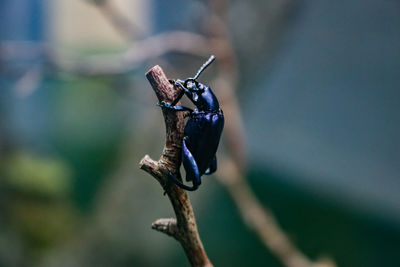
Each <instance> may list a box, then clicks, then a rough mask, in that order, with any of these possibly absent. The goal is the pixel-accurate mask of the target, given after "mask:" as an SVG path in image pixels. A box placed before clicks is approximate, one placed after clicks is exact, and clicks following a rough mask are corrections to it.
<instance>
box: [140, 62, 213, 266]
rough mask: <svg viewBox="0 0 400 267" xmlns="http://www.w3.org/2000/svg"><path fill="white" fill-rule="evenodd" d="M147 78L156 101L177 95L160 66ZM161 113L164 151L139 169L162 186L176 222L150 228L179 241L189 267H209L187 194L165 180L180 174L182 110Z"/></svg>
mask: <svg viewBox="0 0 400 267" xmlns="http://www.w3.org/2000/svg"><path fill="white" fill-rule="evenodd" d="M146 77H147V79H148V80H149V82H150V84H151V86H152V87H153V90H154V92H155V93H156V95H157V98H158V101H159V102H161V101H166V102H168V103H171V102H172V101H173V100H174V99H175V98H176V97H177V96H178V94H179V90H178V89H177V88H176V87H175V86H173V85H172V84H171V83H170V82H169V81H168V79H167V77H166V76H165V74H164V72H163V71H162V69H161V68H160V67H159V66H155V67H153V68H151V69H150V70H149V71H148V72H147V73H146ZM162 112H163V116H164V121H165V128H166V140H165V146H164V150H163V153H162V155H161V157H160V159H159V160H158V161H155V160H152V159H151V158H150V157H149V156H148V155H146V156H145V157H144V158H143V159H142V160H141V161H140V168H141V169H143V170H144V171H146V172H148V173H149V174H151V175H152V176H153V177H154V178H155V179H156V180H157V181H158V182H159V183H160V184H161V186H162V187H163V188H164V190H165V192H166V194H167V195H168V198H169V200H170V202H171V204H172V207H173V208H174V211H175V215H176V221H175V220H174V219H159V220H157V221H155V222H154V223H153V224H152V228H153V229H155V230H157V231H160V232H163V233H166V234H167V235H170V236H173V237H174V238H175V239H176V240H178V241H179V242H180V243H181V245H182V247H183V249H184V250H185V253H186V256H187V258H188V259H189V261H190V263H191V265H192V266H208V267H209V266H212V264H211V262H210V260H209V259H208V256H207V254H206V252H205V250H204V247H203V243H202V242H201V240H200V235H199V232H198V230H197V224H196V219H195V217H194V213H193V208H192V205H191V204H190V200H189V197H188V195H187V193H186V191H184V190H183V189H181V188H179V187H177V186H176V185H174V184H169V183H167V181H168V178H167V177H168V174H169V172H172V173H173V174H175V175H176V176H177V177H180V173H179V166H180V164H181V150H182V138H183V128H184V117H183V114H182V113H181V112H174V111H170V110H166V109H162Z"/></svg>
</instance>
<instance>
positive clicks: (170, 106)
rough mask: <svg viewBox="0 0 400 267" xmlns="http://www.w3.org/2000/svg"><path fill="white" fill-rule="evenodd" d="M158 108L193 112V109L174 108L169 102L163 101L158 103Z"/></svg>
mask: <svg viewBox="0 0 400 267" xmlns="http://www.w3.org/2000/svg"><path fill="white" fill-rule="evenodd" d="M157 106H159V107H162V108H167V109H171V110H175V111H189V112H193V109H191V108H188V107H185V106H173V105H171V104H169V103H167V102H164V101H162V102H161V103H157Z"/></svg>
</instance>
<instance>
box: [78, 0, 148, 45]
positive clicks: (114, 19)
mask: <svg viewBox="0 0 400 267" xmlns="http://www.w3.org/2000/svg"><path fill="white" fill-rule="evenodd" d="M85 2H89V3H91V4H94V5H96V7H97V8H98V9H99V11H100V12H101V13H102V14H103V16H104V17H105V18H106V19H107V20H108V21H109V22H110V24H111V25H112V26H113V27H114V28H115V30H117V31H118V32H119V33H120V35H121V36H122V37H124V38H125V39H127V40H128V41H130V40H132V39H133V38H134V37H136V38H142V37H143V33H142V32H141V30H140V29H139V28H138V27H137V26H136V25H135V24H134V23H133V22H132V21H131V20H130V19H129V18H127V17H126V16H124V14H122V12H121V11H120V10H119V9H118V8H117V7H116V6H115V1H111V2H110V1H108V0H86V1H85Z"/></svg>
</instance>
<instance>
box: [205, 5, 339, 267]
mask: <svg viewBox="0 0 400 267" xmlns="http://www.w3.org/2000/svg"><path fill="white" fill-rule="evenodd" d="M208 3H209V6H210V9H211V11H212V12H211V14H213V15H212V17H211V19H210V20H207V21H206V25H205V28H206V30H207V32H208V33H209V35H210V38H211V39H210V40H211V43H212V44H213V48H214V50H215V51H216V52H215V53H216V54H217V57H218V55H219V57H218V58H219V64H218V74H219V80H218V83H217V85H216V86H217V87H216V88H218V90H219V92H221V94H220V99H221V102H222V106H223V108H224V110H225V111H226V114H227V115H226V117H227V118H226V124H225V130H224V134H225V136H224V137H225V138H226V145H227V147H228V150H229V152H230V155H227V156H226V157H225V160H224V161H223V162H222V164H221V165H222V166H221V168H220V172H219V175H218V176H217V177H218V178H219V181H221V182H222V184H223V185H225V187H226V188H227V190H228V192H229V193H230V195H231V197H232V199H233V200H234V202H235V204H236V206H237V208H238V210H239V213H240V215H241V217H242V219H243V221H244V222H245V223H246V225H247V226H248V227H249V228H250V229H251V230H253V231H254V233H255V234H256V235H257V236H258V237H259V238H260V240H261V241H262V242H263V244H264V245H265V247H267V248H268V249H269V250H270V251H271V252H272V253H273V254H274V255H275V256H276V257H277V258H278V259H279V260H280V261H281V263H282V264H283V265H284V266H286V267H311V266H314V267H315V266H319V267H322V266H324V267H333V266H335V265H334V263H333V262H331V261H329V260H327V261H323V262H322V261H321V262H312V261H311V260H310V259H308V258H307V256H306V255H304V254H303V253H302V252H301V251H300V250H299V249H298V248H297V247H296V246H295V245H294V244H293V243H292V242H291V241H290V239H289V238H288V237H287V235H286V233H285V232H284V231H283V230H282V229H281V228H280V226H279V224H278V222H277V221H276V219H275V217H274V216H273V214H272V212H271V211H269V210H268V209H267V208H266V207H263V205H262V204H261V203H260V202H259V200H258V199H257V197H256V196H255V194H254V193H253V191H252V190H251V187H250V186H249V184H248V183H247V181H246V179H245V176H244V173H245V170H246V142H245V131H244V127H243V121H242V117H241V112H240V107H239V105H238V100H237V97H236V94H235V91H236V86H237V80H238V67H237V58H236V54H235V52H234V48H233V47H232V44H231V43H232V42H231V40H230V36H229V31H228V28H227V25H226V23H225V19H224V18H225V16H226V12H227V8H228V6H227V1H226V0H210V1H208ZM228 116H230V117H228Z"/></svg>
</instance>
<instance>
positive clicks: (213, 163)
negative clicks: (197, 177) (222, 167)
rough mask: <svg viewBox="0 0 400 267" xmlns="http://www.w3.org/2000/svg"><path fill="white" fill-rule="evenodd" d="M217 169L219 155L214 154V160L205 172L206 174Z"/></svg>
mask: <svg viewBox="0 0 400 267" xmlns="http://www.w3.org/2000/svg"><path fill="white" fill-rule="evenodd" d="M216 170H217V156H214V158H213V160H212V161H211V164H210V166H209V167H208V169H207V170H206V171H205V172H204V174H205V175H210V174H213V173H214V172H215V171H216Z"/></svg>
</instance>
